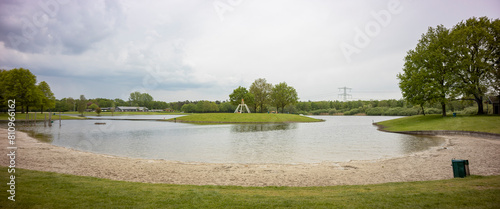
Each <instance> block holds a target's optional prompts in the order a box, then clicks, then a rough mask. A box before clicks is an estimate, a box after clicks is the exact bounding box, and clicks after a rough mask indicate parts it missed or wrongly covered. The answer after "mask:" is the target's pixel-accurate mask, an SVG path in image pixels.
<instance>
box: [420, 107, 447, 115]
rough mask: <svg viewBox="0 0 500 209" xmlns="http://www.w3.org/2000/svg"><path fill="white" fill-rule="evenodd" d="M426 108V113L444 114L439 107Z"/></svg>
mask: <svg viewBox="0 0 500 209" xmlns="http://www.w3.org/2000/svg"><path fill="white" fill-rule="evenodd" d="M424 110H425V114H442V113H443V111H442V110H440V109H438V108H426V109H424Z"/></svg>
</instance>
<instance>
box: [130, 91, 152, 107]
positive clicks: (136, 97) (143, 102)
mask: <svg viewBox="0 0 500 209" xmlns="http://www.w3.org/2000/svg"><path fill="white" fill-rule="evenodd" d="M128 100H129V103H130V105H131V106H141V107H147V108H150V109H153V108H152V104H153V103H152V102H153V101H154V100H153V97H152V96H151V95H149V94H148V93H141V92H138V91H136V92H132V93H130V97H129V99H128Z"/></svg>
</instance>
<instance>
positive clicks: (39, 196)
mask: <svg viewBox="0 0 500 209" xmlns="http://www.w3.org/2000/svg"><path fill="white" fill-rule="evenodd" d="M0 169H1V171H0V172H1V177H2V179H3V183H2V184H1V187H0V189H1V190H2V191H3V192H2V195H0V198H1V199H0V208H3V207H5V208H284V207H292V208H495V207H498V206H499V205H500V198H499V197H500V176H488V177H482V176H471V177H467V178H463V179H450V180H441V181H426V182H407V183H386V184H377V185H359V186H329V187H238V186H191V185H168V184H148V183H134V182H123V181H112V180H106V179H99V178H93V177H81V176H73V175H65V174H57V173H52V172H41V171H30V170H23V169H16V201H15V202H12V201H10V200H8V199H7V197H8V195H9V194H8V192H6V190H8V188H7V185H6V181H7V179H8V173H7V168H6V167H0Z"/></svg>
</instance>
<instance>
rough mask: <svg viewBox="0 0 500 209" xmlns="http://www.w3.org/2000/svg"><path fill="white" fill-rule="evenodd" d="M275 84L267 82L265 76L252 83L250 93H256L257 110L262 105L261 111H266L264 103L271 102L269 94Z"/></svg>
mask: <svg viewBox="0 0 500 209" xmlns="http://www.w3.org/2000/svg"><path fill="white" fill-rule="evenodd" d="M272 88H273V86H272V85H271V84H270V83H267V81H266V79H265V78H259V79H257V80H255V81H254V82H253V83H252V85H250V93H252V94H253V95H254V104H255V111H257V107H260V112H263V111H264V105H266V104H267V103H268V102H269V94H270V92H271V89H272Z"/></svg>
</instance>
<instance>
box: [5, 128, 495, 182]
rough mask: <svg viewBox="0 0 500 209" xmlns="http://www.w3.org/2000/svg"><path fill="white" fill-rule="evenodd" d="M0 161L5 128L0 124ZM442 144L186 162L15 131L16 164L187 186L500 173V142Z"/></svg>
mask: <svg viewBox="0 0 500 209" xmlns="http://www.w3.org/2000/svg"><path fill="white" fill-rule="evenodd" d="M0 135H1V136H2V138H3V140H1V144H0V150H1V153H3V154H2V155H3V156H4V157H2V158H1V160H0V165H2V166H7V165H8V163H9V162H8V158H7V157H5V155H6V154H7V153H8V150H7V147H8V144H7V141H8V140H7V130H6V129H5V128H0ZM440 137H443V138H444V139H445V140H446V143H445V144H444V145H443V146H441V147H433V148H431V149H429V150H426V151H422V152H418V153H413V154H410V155H407V156H403V157H396V158H389V159H380V160H369V161H350V162H323V163H304V164H237V163H184V162H175V161H167V160H148V159H135V158H126V157H116V156H110V155H103V154H95V153H89V152H83V151H78V150H74V149H69V148H64V147H58V146H55V145H51V144H48V143H43V142H39V141H38V140H36V139H34V138H32V137H29V136H28V135H27V134H26V133H23V132H17V133H16V146H17V147H18V149H17V151H16V152H17V153H16V167H18V168H25V169H30V170H39V171H52V172H58V173H65V174H73V175H80V176H93V177H98V178H105V179H113V180H122V181H134V182H148V183H167V184H188V185H236V186H300V187H304V186H332V185H359V184H377V183H386V182H407V181H426V180H439V179H449V178H453V171H452V167H451V159H453V158H456V159H468V160H469V162H470V165H469V167H470V172H471V174H472V175H486V176H487V175H500V152H499V151H500V140H495V139H484V138H477V137H470V136H456V135H450V136H447V135H443V136H440Z"/></svg>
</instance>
